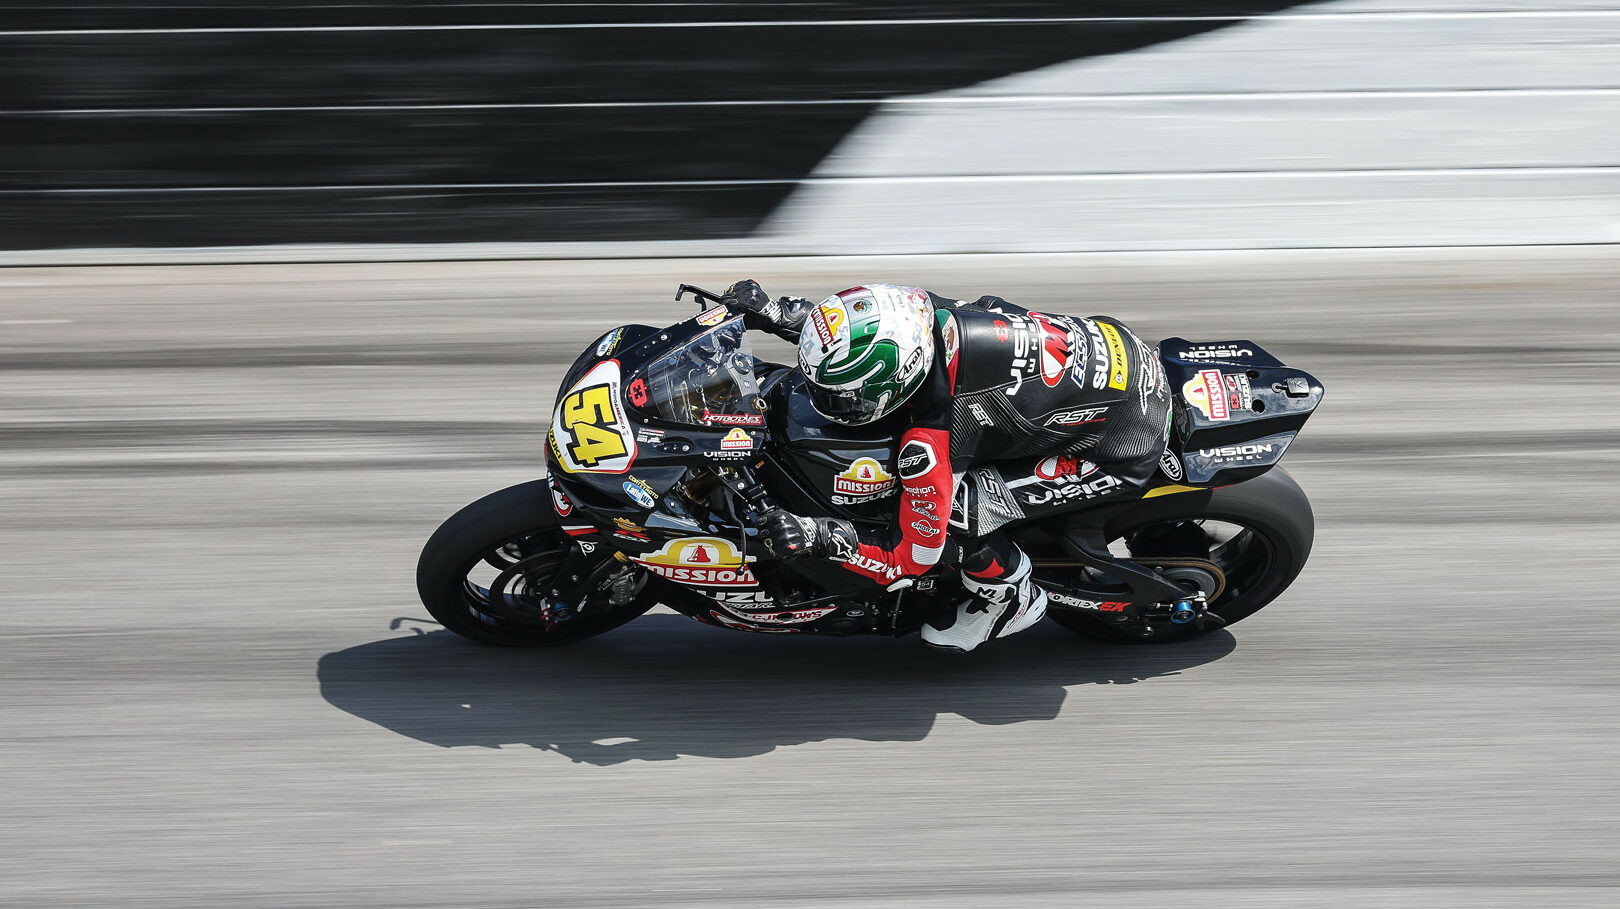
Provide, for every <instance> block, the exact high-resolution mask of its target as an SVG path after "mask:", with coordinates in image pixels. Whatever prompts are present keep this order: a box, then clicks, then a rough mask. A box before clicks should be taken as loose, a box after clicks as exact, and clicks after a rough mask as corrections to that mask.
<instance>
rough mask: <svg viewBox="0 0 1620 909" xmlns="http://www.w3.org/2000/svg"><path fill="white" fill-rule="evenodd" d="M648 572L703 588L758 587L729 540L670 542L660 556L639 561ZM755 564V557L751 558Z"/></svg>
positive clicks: (707, 539)
mask: <svg viewBox="0 0 1620 909" xmlns="http://www.w3.org/2000/svg"><path fill="white" fill-rule="evenodd" d="M636 561H637V562H640V563H641V564H642V565H645V566H646V567H647V570H648V571H651V572H652V573H653V574H656V575H659V576H661V577H666V578H669V579H670V580H671V581H679V582H680V583H682V584H692V585H695V586H699V587H758V586H759V581H758V580H757V579H756V578H755V577H754V572H753V571H752V570H750V569H749V568H748V566H747V565H744V564H743V560H742V558H741V556H739V555H738V553H737V547H736V546H735V545H734V544H733V543H731V541H729V540H721V539H713V538H709V537H685V538H683V539H679V540H670V541H669V542H668V543H666V544H664V547H663V548H662V549H660V550H658V551H657V552H654V553H651V554H649V555H644V556H640V557H638V558H637V559H636ZM749 561H753V556H749Z"/></svg>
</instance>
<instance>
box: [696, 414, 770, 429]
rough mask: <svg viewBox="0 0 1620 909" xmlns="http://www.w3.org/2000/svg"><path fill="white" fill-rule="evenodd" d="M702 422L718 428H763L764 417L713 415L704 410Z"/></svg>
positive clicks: (755, 415) (757, 415)
mask: <svg viewBox="0 0 1620 909" xmlns="http://www.w3.org/2000/svg"><path fill="white" fill-rule="evenodd" d="M703 422H705V423H714V424H716V425H718V426H764V425H765V416H764V415H763V414H757V413H714V412H713V411H709V410H705V411H704V412H703Z"/></svg>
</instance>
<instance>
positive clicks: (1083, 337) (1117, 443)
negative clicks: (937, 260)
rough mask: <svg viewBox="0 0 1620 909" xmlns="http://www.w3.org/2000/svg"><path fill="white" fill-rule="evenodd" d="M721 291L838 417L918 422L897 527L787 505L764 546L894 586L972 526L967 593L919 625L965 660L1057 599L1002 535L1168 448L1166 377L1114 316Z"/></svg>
mask: <svg viewBox="0 0 1620 909" xmlns="http://www.w3.org/2000/svg"><path fill="white" fill-rule="evenodd" d="M726 296H727V298H728V299H729V300H731V301H733V302H735V303H736V304H737V305H738V306H740V307H741V308H742V309H744V310H745V311H746V312H747V313H748V316H747V322H748V324H749V326H750V327H752V328H757V329H762V330H764V331H768V332H771V333H772V334H775V335H778V336H779V337H782V338H784V339H786V340H788V341H793V342H797V343H798V345H799V366H800V368H801V369H802V370H803V371H804V374H805V378H806V380H807V382H806V390H807V391H808V393H809V397H810V400H811V403H813V404H814V405H815V408H816V410H817V411H819V412H820V413H821V414H822V415H823V416H825V417H826V418H827V419H829V420H832V421H834V422H838V423H842V424H845V425H859V424H864V423H873V422H876V421H879V420H882V419H884V418H885V417H888V416H890V415H891V414H896V413H899V412H900V411H902V410H905V411H906V413H905V414H904V418H905V421H906V427H905V432H904V434H903V435H902V436H901V439H900V454H899V458H898V464H897V467H898V470H899V474H900V487H901V497H900V513H899V521H898V524H897V527H896V529H895V530H893V531H891V532H890V533H889V534H887V535H884V534H878V533H873V532H871V531H858V530H857V529H856V527H855V525H853V524H852V523H850V522H849V521H844V520H839V519H836V518H807V517H801V516H799V515H794V514H791V513H789V512H787V511H784V510H782V509H780V508H775V509H772V510H771V511H769V512H768V513H767V514H766V515H765V516H764V517H763V519H762V521H761V535H762V537H763V539H764V543H765V546H766V548H768V549H769V550H770V551H771V552H772V553H773V554H775V555H777V556H778V557H781V558H789V557H797V556H805V555H813V556H817V557H820V558H826V559H829V560H832V561H836V562H840V563H842V564H843V565H844V567H846V568H848V569H849V570H850V571H853V572H856V573H857V574H860V575H862V576H864V577H866V578H869V579H871V580H873V581H875V582H877V583H878V584H880V585H883V586H885V587H889V588H891V589H898V585H900V584H901V583H902V582H903V581H905V579H909V578H915V577H917V576H919V575H922V574H925V573H927V572H928V571H929V570H931V569H932V568H933V567H934V566H935V565H937V564H939V563H940V562H941V560H942V558H943V557H944V555H945V552H946V548H947V546H946V543H947V538H948V537H949V536H951V533H950V528H951V527H952V526H954V527H955V528H956V529H957V530H959V531H962V535H963V537H964V538H965V539H968V540H972V541H973V542H971V543H969V546H971V547H973V548H972V551H970V552H967V553H965V555H963V557H962V558H961V563H960V564H961V569H962V583H963V586H964V587H965V588H966V589H967V591H968V592H969V594H971V596H970V598H969V599H968V600H967V601H966V602H963V603H962V604H960V605H959V606H958V607H957V608H956V610H955V612H954V614H952V615H940V616H936V617H933V618H930V620H929V621H928V623H927V624H925V625H924V626H923V629H922V639H923V641H924V642H926V643H927V644H929V645H930V646H933V647H937V648H940V649H945V650H955V651H961V652H966V651H969V650H972V649H974V648H975V647H977V646H979V645H980V644H982V643H984V642H985V641H988V640H989V639H991V638H992V637H1004V636H1006V635H1009V634H1012V633H1013V632H1016V631H1022V630H1023V629H1025V628H1028V627H1030V626H1031V625H1034V624H1035V623H1036V622H1038V621H1040V619H1041V616H1043V615H1044V614H1045V613H1046V592H1045V591H1043V590H1041V589H1040V587H1039V586H1038V585H1036V584H1035V583H1034V582H1033V581H1032V580H1031V578H1030V571H1031V563H1030V559H1029V556H1028V555H1026V554H1025V553H1024V552H1023V551H1022V550H1020V549H1019V548H1018V547H1017V545H1015V544H1014V543H1012V542H1011V541H1010V540H1009V539H1008V538H1007V535H1006V534H1005V533H997V532H995V531H996V528H997V527H999V526H1000V525H1002V524H1006V523H1008V522H1010V521H1014V520H1023V519H1027V518H1039V517H1041V516H1043V515H1046V514H1049V513H1056V512H1059V511H1063V510H1066V509H1067V506H1071V505H1072V504H1073V503H1076V502H1081V501H1092V500H1095V499H1100V498H1102V497H1104V496H1108V495H1114V494H1119V493H1122V492H1125V491H1128V490H1131V489H1134V488H1138V487H1140V486H1141V485H1142V484H1143V483H1145V482H1146V481H1147V480H1148V479H1149V478H1150V477H1152V476H1153V473H1154V470H1155V469H1156V468H1157V466H1158V461H1159V457H1160V455H1161V453H1162V452H1163V450H1164V444H1165V440H1166V438H1167V435H1168V419H1167V415H1168V412H1169V407H1170V398H1169V392H1168V386H1167V385H1166V383H1165V378H1164V370H1163V367H1162V366H1161V364H1160V363H1159V358H1158V356H1157V355H1156V354H1155V352H1154V350H1153V349H1152V348H1150V347H1149V346H1148V345H1147V344H1144V343H1143V342H1142V341H1141V340H1139V339H1138V338H1137V337H1136V335H1134V334H1132V333H1131V332H1130V330H1129V329H1127V328H1126V327H1125V326H1124V325H1122V324H1120V323H1119V322H1117V321H1115V320H1113V319H1109V318H1106V317H1102V316H1093V317H1091V318H1089V319H1082V318H1077V317H1072V316H1057V315H1047V314H1043V313H1038V312H1030V311H1028V310H1026V309H1024V308H1022V307H1020V306H1015V305H1013V304H1011V303H1008V302H1007V301H1005V300H1003V299H1001V298H999V297H990V296H986V297H980V298H979V299H978V300H976V301H974V302H972V303H965V302H962V301H960V300H952V299H949V298H947V297H941V296H939V295H937V294H934V293H931V292H929V291H926V290H923V289H921V288H918V287H898V286H895V285H891V284H869V285H866V286H864V287H854V288H851V289H849V290H846V291H843V292H841V293H837V294H834V295H832V296H830V297H828V298H827V299H825V300H823V301H822V302H821V303H819V304H812V303H811V302H810V301H809V300H808V299H806V298H803V297H782V298H780V299H777V300H772V299H771V298H770V297H769V296H767V295H766V294H765V292H764V291H763V290H762V289H761V288H760V286H759V284H757V283H756V282H754V281H740V282H738V283H736V284H733V285H732V286H731V287H730V288H728V289H727V291H726ZM1082 456H1083V458H1082ZM991 462H995V463H993V464H992V463H991ZM975 468H976V469H975ZM953 504H954V505H955V506H956V508H957V513H954V514H953V511H952V506H953ZM947 561H949V560H947Z"/></svg>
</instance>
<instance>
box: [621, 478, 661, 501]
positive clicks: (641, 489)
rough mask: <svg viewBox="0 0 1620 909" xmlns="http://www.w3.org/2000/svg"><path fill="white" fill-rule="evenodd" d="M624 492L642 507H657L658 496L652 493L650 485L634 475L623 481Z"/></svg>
mask: <svg viewBox="0 0 1620 909" xmlns="http://www.w3.org/2000/svg"><path fill="white" fill-rule="evenodd" d="M624 494H625V495H627V496H629V497H630V501H632V502H635V503H636V504H637V505H640V506H641V507H642V508H656V507H658V498H657V497H656V496H654V495H653V491H652V487H651V486H648V485H647V484H646V483H645V482H644V481H642V480H638V479H636V478H635V477H631V478H630V479H628V480H625V481H624Z"/></svg>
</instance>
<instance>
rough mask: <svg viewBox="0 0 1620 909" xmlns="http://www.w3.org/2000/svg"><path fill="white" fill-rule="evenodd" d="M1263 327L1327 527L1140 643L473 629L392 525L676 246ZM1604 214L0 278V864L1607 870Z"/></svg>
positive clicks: (847, 881)
mask: <svg viewBox="0 0 1620 909" xmlns="http://www.w3.org/2000/svg"><path fill="white" fill-rule="evenodd" d="M745 275H751V276H753V277H755V278H757V279H759V280H760V281H762V282H763V283H764V285H765V287H766V288H767V289H769V290H772V291H775V292H778V293H787V292H799V293H806V294H812V295H814V294H820V293H825V292H828V291H831V290H835V289H838V288H840V287H843V286H847V285H849V284H852V283H856V282H859V281H865V280H875V279H885V280H891V281H898V282H914V283H918V284H922V285H924V286H928V287H930V288H934V289H937V290H939V291H940V292H942V293H946V294H950V295H954V296H972V295H976V294H979V293H985V292H994V293H999V294H1001V295H1003V296H1005V297H1007V298H1009V299H1011V300H1014V301H1017V302H1020V303H1023V304H1026V305H1029V306H1032V307H1036V308H1040V309H1046V310H1050V311H1058V312H1075V313H1080V314H1089V313H1093V312H1107V313H1112V314H1115V315H1118V316H1120V317H1121V318H1123V319H1125V320H1126V321H1127V322H1128V323H1129V324H1131V325H1132V326H1133V327H1135V328H1136V329H1137V330H1138V331H1139V332H1141V333H1142V334H1143V335H1144V336H1146V337H1149V338H1159V337H1163V336H1166V335H1170V334H1179V335H1182V336H1185V337H1189V338H1194V339H1204V340H1219V339H1223V338H1232V337H1240V338H1252V339H1255V340H1256V341H1258V342H1260V343H1262V344H1264V345H1265V346H1266V347H1267V348H1268V349H1270V350H1271V351H1273V352H1275V353H1276V354H1277V355H1279V356H1280V357H1281V358H1282V359H1284V360H1285V361H1287V362H1289V363H1292V364H1295V365H1298V366H1300V367H1303V368H1305V369H1308V370H1310V371H1311V372H1312V373H1313V374H1315V375H1316V376H1318V377H1320V378H1321V379H1322V380H1323V382H1324V383H1325V385H1326V387H1327V399H1326V402H1325V403H1324V405H1323V406H1322V408H1321V409H1320V410H1319V411H1318V413H1317V415H1316V416H1315V417H1314V418H1313V419H1312V421H1311V422H1310V424H1309V425H1308V426H1307V427H1306V430H1305V432H1304V433H1303V434H1302V435H1301V436H1300V438H1299V440H1298V442H1297V443H1296V445H1295V446H1294V447H1293V449H1291V450H1290V452H1289V454H1288V457H1287V460H1286V462H1285V464H1286V466H1287V467H1288V469H1289V470H1290V471H1291V472H1292V473H1293V474H1294V476H1295V477H1296V478H1297V479H1298V480H1299V482H1300V483H1301V484H1302V485H1303V486H1304V488H1305V489H1306V490H1307V491H1308V492H1309V493H1310V495H1311V496H1312V498H1313V500H1314V503H1315V506H1316V516H1317V526H1318V537H1317V541H1316V547H1315V551H1314V554H1313V556H1312V558H1311V562H1310V564H1309V566H1308V567H1307V569H1306V571H1305V573H1304V575H1303V576H1302V577H1301V578H1300V580H1299V581H1298V582H1297V583H1296V584H1295V585H1294V587H1293V588H1292V589H1291V590H1290V591H1289V592H1288V593H1287V594H1286V595H1285V596H1284V597H1283V598H1282V599H1280V600H1279V601H1278V602H1277V603H1275V604H1274V605H1272V606H1270V607H1269V608H1267V609H1266V610H1265V611H1264V612H1262V613H1260V614H1259V615H1258V616H1256V617H1255V618H1253V619H1251V620H1249V621H1246V622H1244V623H1242V624H1240V625H1238V626H1235V628H1234V629H1233V631H1232V633H1226V632H1217V633H1214V634H1211V635H1209V636H1207V637H1205V638H1203V639H1201V640H1199V641H1197V642H1195V643H1192V644H1188V645H1185V646H1178V647H1173V648H1125V649H1121V648H1115V647H1107V646H1102V645H1098V644H1092V643H1088V642H1086V641H1083V640H1081V639H1078V638H1075V637H1073V636H1071V635H1069V634H1068V633H1066V632H1064V631H1063V630H1061V629H1059V628H1057V627H1055V626H1052V625H1046V626H1043V627H1039V628H1037V629H1034V630H1032V631H1030V632H1028V633H1026V634H1023V635H1020V636H1018V637H1016V638H1013V639H1009V640H1007V641H1004V642H1001V643H1000V644H998V645H997V646H995V647H993V648H990V649H988V650H986V651H985V652H983V653H980V654H976V655H974V656H972V657H971V658H967V659H948V658H936V656H935V655H933V654H930V653H927V652H925V651H924V650H923V649H922V648H921V646H920V645H919V644H918V642H917V641H916V640H915V639H914V638H911V639H901V640H890V639H846V640H838V639H819V638H809V637H795V636H751V635H745V634H741V633H737V632H729V631H725V630H719V629H713V628H708V627H704V626H700V625H697V624H695V623H693V622H691V621H689V620H687V619H684V618H682V617H679V616H676V615H672V614H667V613H662V612H656V611H655V612H654V613H651V614H649V615H647V616H645V617H644V618H642V619H641V620H638V621H636V622H634V623H632V624H631V625H629V626H626V627H625V628H622V629H620V630H618V631H616V632H614V633H611V634H609V635H606V636H603V637H601V638H597V639H594V640H591V641H589V642H586V643H584V644H581V645H579V646H577V647H573V648H571V649H567V650H558V651H552V652H513V651H499V650H493V649H488V648H480V647H477V646H474V645H471V644H468V643H466V642H463V641H461V640H459V639H456V638H454V637H453V636H451V635H449V634H448V633H445V632H443V631H441V630H439V629H438V628H437V627H436V626H435V625H433V624H432V623H431V622H430V621H427V620H426V617H425V614H424V611H423V610H422V609H421V607H420V606H419V605H418V603H417V602H416V600H415V594H414V590H413V579H412V571H413V568H414V564H415V559H416V554H417V551H418V548H419V547H420V545H421V543H422V541H423V540H424V539H425V538H426V536H427V535H428V534H429V533H430V532H431V531H432V529H433V528H434V527H435V526H436V525H437V523H438V522H439V521H440V520H441V519H442V518H444V517H445V516H446V515H448V514H449V513H450V512H451V511H453V510H454V509H456V508H457V507H459V506H460V505H461V504H463V503H465V502H467V501H470V500H471V499H473V498H475V497H477V496H479V495H481V494H483V493H484V492H486V491H489V490H492V489H495V488H498V487H501V486H505V485H508V484H512V483H517V482H522V481H524V480H527V479H530V478H532V477H533V476H535V475H536V474H537V472H538V471H539V469H540V465H541V463H542V453H541V445H542V438H543V433H542V426H543V424H544V422H545V420H546V418H547V416H548V414H549V411H550V406H551V401H552V396H553V394H554V388H555V384H556V382H557V381H558V379H559V377H560V375H561V371H562V369H563V367H564V365H565V364H566V363H568V362H569V361H570V360H571V359H572V358H573V357H574V355H575V354H576V353H577V352H578V351H579V350H580V349H582V348H583V347H584V345H585V344H586V343H588V342H589V341H590V340H591V339H593V338H594V337H596V336H597V335H599V334H600V333H601V332H602V331H603V330H604V329H606V328H607V327H609V326H611V325H613V324H616V323H618V322H624V321H643V322H649V323H655V324H657V323H664V322H669V321H673V320H674V319H676V318H677V317H679V316H682V315H685V314H687V307H686V306H685V305H682V306H676V305H675V304H674V303H672V302H671V301H670V299H669V298H670V296H671V292H672V290H673V288H674V286H675V284H676V283H677V282H679V281H683V280H685V281H692V282H695V283H699V284H704V285H710V286H713V285H719V286H724V285H725V284H726V283H727V282H729V281H731V280H734V279H736V278H738V277H742V276H745ZM1617 283H1620V259H1617V257H1616V255H1615V254H1614V253H1613V252H1612V251H1611V249H1610V248H1605V247H1591V248H1565V249H1559V248H1545V249H1521V250H1504V249H1495V250H1476V251H1455V252H1435V251H1428V252H1419V251H1411V252H1386V253H1365V252H1334V253H1304V252H1300V253H1230V254H1224V255H1220V256H1215V255H1207V254H1197V255H1171V254H1154V255H1117V256H1110V255H1093V256H1083V257H1066V256H1009V257H958V258H942V257H924V258H915V259H878V258H866V259H819V260H794V259H770V260H754V261H720V260H692V261H682V260H658V261H551V262H544V263H535V262H490V263H462V264H448V263H437V264H435V263H423V264H413V265H401V264H394V265H382V264H377V265H304V266H290V265H256V266H249V265H242V266H208V267H181V268H162V267H147V268H99V269H78V268H33V269H23V268H19V269H10V270H7V271H5V272H3V273H0V294H3V297H0V381H3V385H0V439H3V440H4V444H3V445H0V514H4V515H5V520H4V521H3V522H0V577H3V578H4V581H3V585H4V586H3V591H4V595H3V600H4V606H5V608H4V610H0V711H3V714H0V715H3V717H4V726H3V728H4V733H5V734H4V740H3V743H0V749H3V759H0V803H3V805H4V814H5V817H6V823H5V824H4V825H3V826H0V903H4V904H6V905H13V906H19V907H21V906H26V907H38V909H52V907H78V906H152V907H157V906H161V907H199V909H200V907H218V906H252V907H278V909H279V907H326V906H368V907H429V906H451V905H453V906H466V907H531V906H558V907H643V906H703V907H750V909H753V907H759V906H795V907H796V906H806V907H809V906H816V907H822V906H848V907H864V906H873V905H893V906H918V907H922V906H928V907H935V906H948V907H978V906H985V905H1016V906H1099V907H1101V906H1107V907H1163V906H1167V905H1180V906H1195V907H1196V906H1230V907H1248V906H1256V905H1335V906H1339V905H1356V906H1369V907H1373V906H1376V907H1407V906H1414V905H1421V906H1425V907H1475V906H1538V907H1543V906H1590V907H1602V906H1612V905H1614V904H1615V903H1616V901H1617V899H1620V888H1617V884H1620V873H1617V869H1616V866H1615V858H1614V857H1615V855H1616V854H1617V853H1620V841H1617V834H1616V829H1615V825H1614V818H1615V817H1616V815H1617V813H1620V795H1617V790H1616V788H1615V786H1614V784H1613V779H1612V777H1613V763H1614V761H1613V759H1614V753H1615V744H1616V734H1617V732H1620V711H1617V708H1616V704H1615V699H1614V691H1615V688H1616V684H1617V683H1620V674H1617V670H1616V668H1615V666H1616V663H1615V660H1614V658H1613V655H1614V653H1615V650H1616V647H1617V645H1620V618H1617V614H1616V612H1615V609H1614V597H1613V581H1612V577H1611V575H1612V553H1613V552H1614V551H1615V548H1616V546H1617V544H1620V526H1617V523H1616V519H1615V511H1614V501H1613V495H1612V490H1613V488H1614V484H1613V476H1614V473H1615V469H1616V466H1617V458H1616V452H1617V451H1620V439H1617V437H1616V428H1615V427H1617V426H1620V405H1617V404H1616V403H1615V398H1614V396H1613V395H1612V394H1609V393H1608V392H1607V389H1608V388H1609V387H1610V386H1611V385H1612V384H1613V383H1612V381H1611V376H1612V373H1613V372H1614V370H1615V369H1616V366H1617V364H1616V359H1615V349H1616V346H1617V343H1620V315H1617V313H1616V310H1615V307H1614V302H1615V287H1616V286H1617Z"/></svg>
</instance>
